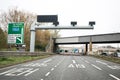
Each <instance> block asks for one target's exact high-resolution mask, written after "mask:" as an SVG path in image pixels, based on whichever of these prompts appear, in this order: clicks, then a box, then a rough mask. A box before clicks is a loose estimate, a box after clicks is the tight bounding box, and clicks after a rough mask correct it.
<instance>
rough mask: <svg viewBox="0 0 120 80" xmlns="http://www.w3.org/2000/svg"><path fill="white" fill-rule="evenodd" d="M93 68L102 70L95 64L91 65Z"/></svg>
mask: <svg viewBox="0 0 120 80" xmlns="http://www.w3.org/2000/svg"><path fill="white" fill-rule="evenodd" d="M91 65H92V66H93V67H95V68H96V69H98V70H102V69H101V68H99V67H98V66H96V65H94V64H91Z"/></svg>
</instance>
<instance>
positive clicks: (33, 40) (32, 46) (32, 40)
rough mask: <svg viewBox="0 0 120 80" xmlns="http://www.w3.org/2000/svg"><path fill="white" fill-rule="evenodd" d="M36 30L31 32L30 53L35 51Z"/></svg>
mask: <svg viewBox="0 0 120 80" xmlns="http://www.w3.org/2000/svg"><path fill="white" fill-rule="evenodd" d="M34 46H35V30H31V37H30V52H34V51H35V47H34Z"/></svg>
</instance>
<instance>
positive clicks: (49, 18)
mask: <svg viewBox="0 0 120 80" xmlns="http://www.w3.org/2000/svg"><path fill="white" fill-rule="evenodd" d="M41 23H53V24H52V25H45V24H41ZM94 25H95V22H94V21H90V22H89V25H88V26H78V25H77V21H72V22H71V25H65V26H63V25H59V22H58V16H57V15H38V16H37V21H34V22H33V24H32V25H31V28H30V32H31V36H30V52H34V51H35V49H34V46H35V31H36V30H38V29H94Z"/></svg>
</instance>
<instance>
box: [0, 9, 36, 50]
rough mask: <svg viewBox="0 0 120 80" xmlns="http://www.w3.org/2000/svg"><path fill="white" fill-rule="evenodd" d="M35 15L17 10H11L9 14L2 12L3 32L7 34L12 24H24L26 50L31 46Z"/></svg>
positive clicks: (0, 22) (0, 15) (0, 16)
mask: <svg viewBox="0 0 120 80" xmlns="http://www.w3.org/2000/svg"><path fill="white" fill-rule="evenodd" d="M35 17H36V16H35V15H34V14H32V13H28V12H25V11H20V10H18V9H17V8H13V9H9V10H8V12H1V14H0V24H1V26H2V28H3V30H4V31H5V32H6V33H7V26H8V23H10V22H24V43H25V44H26V49H27V50H29V46H30V26H31V24H32V23H33V21H34V20H35Z"/></svg>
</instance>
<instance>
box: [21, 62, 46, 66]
mask: <svg viewBox="0 0 120 80" xmlns="http://www.w3.org/2000/svg"><path fill="white" fill-rule="evenodd" d="M23 66H31V67H46V66H47V64H45V63H29V64H25V65H23Z"/></svg>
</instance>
